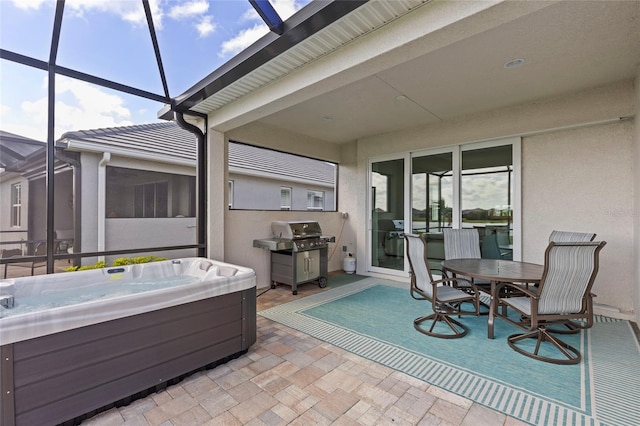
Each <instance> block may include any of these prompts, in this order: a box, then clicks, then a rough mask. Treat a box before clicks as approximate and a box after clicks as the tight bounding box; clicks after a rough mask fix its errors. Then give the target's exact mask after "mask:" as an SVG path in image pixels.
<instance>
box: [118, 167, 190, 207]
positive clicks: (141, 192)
mask: <svg viewBox="0 0 640 426" xmlns="http://www.w3.org/2000/svg"><path fill="white" fill-rule="evenodd" d="M195 210H196V182H195V177H194V176H185V175H179V174H171V173H160V172H151V171H147V170H137V169H128V168H124V167H113V166H109V167H107V197H106V214H107V217H109V218H116V217H118V218H123V217H124V218H134V217H135V218H152V217H195Z"/></svg>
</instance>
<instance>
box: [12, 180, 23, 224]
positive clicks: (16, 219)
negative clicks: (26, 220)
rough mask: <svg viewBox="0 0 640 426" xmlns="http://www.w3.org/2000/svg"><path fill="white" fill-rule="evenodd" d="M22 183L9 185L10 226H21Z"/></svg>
mask: <svg viewBox="0 0 640 426" xmlns="http://www.w3.org/2000/svg"><path fill="white" fill-rule="evenodd" d="M21 217H22V184H20V183H14V184H13V185H11V226H15V227H20V226H22V220H21Z"/></svg>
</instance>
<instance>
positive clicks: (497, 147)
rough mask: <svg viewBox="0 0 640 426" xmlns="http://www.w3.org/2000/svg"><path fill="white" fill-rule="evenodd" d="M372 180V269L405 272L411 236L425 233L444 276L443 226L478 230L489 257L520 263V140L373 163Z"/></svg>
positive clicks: (433, 263)
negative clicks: (406, 239)
mask: <svg viewBox="0 0 640 426" xmlns="http://www.w3.org/2000/svg"><path fill="white" fill-rule="evenodd" d="M369 181H370V200H369V201H370V202H369V205H370V229H369V231H370V232H369V241H370V244H369V249H370V250H369V255H370V270H371V271H373V272H385V271H386V272H387V273H391V274H394V271H404V268H405V265H404V242H403V240H402V233H403V232H411V233H414V234H419V235H424V238H425V240H426V241H427V253H428V261H429V264H430V266H431V268H432V270H433V271H434V272H435V273H439V272H438V269H439V266H440V262H441V261H442V259H444V241H443V238H442V230H443V229H444V228H474V229H477V230H478V233H479V234H480V239H481V249H482V250H481V251H482V255H483V257H493V258H501V259H516V260H518V259H520V256H521V253H520V190H519V188H520V139H519V138H512V139H506V140H500V141H492V142H483V143H475V144H468V145H456V146H451V147H446V148H440V149H434V150H428V151H427V150H425V151H420V152H414V153H411V154H407V155H405V156H403V157H401V158H395V159H391V160H388V159H385V160H382V161H372V162H371V163H370V173H369ZM405 218H406V221H405ZM405 222H406V224H405ZM485 237H487V238H486V239H485Z"/></svg>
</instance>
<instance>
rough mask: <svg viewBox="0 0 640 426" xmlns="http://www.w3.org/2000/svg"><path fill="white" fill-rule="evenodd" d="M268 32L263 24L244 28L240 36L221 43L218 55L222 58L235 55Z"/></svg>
mask: <svg viewBox="0 0 640 426" xmlns="http://www.w3.org/2000/svg"><path fill="white" fill-rule="evenodd" d="M268 32H269V28H267V26H266V25H264V24H256V25H254V26H253V27H251V28H246V29H244V30H242V31H240V34H238V35H237V36H235V37H234V38H232V39H230V40H227V41H225V42H223V43H222V50H221V51H220V54H219V55H220V56H222V57H224V56H227V55H235V54H237V53H239V52H241V51H242V50H244V49H246V48H247V47H249V46H250V45H251V44H253V43H254V42H255V41H256V40H258V39H259V38H260V37H262V36H263V35H265V34H267V33H268Z"/></svg>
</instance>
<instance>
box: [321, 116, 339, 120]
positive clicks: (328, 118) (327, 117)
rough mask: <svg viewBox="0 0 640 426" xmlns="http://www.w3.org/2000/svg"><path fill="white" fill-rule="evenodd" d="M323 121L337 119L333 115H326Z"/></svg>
mask: <svg viewBox="0 0 640 426" xmlns="http://www.w3.org/2000/svg"><path fill="white" fill-rule="evenodd" d="M322 119H323V120H324V121H333V120H335V119H336V117H335V116H333V115H325V116H324V117H322Z"/></svg>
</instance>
